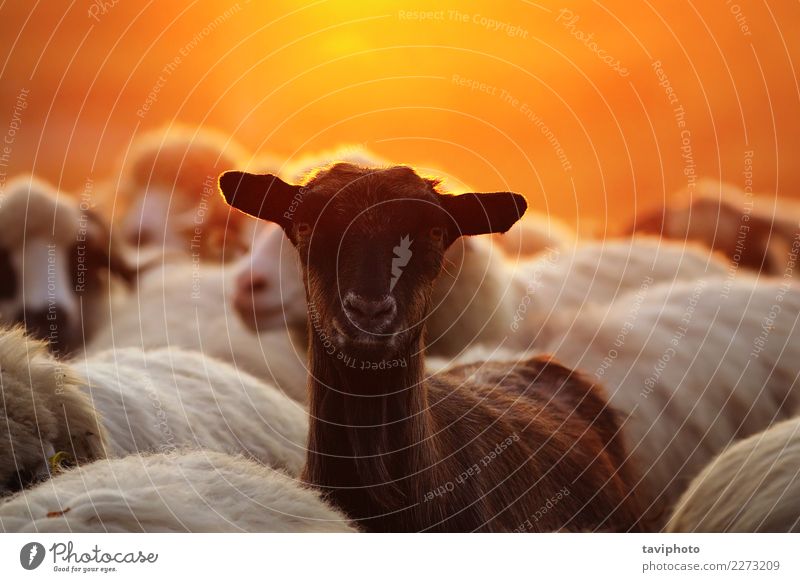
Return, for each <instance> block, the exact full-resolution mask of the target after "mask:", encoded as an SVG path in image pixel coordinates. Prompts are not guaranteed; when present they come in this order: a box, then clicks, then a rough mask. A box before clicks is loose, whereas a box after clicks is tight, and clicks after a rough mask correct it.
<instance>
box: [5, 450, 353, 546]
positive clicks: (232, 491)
mask: <svg viewBox="0 0 800 582" xmlns="http://www.w3.org/2000/svg"><path fill="white" fill-rule="evenodd" d="M0 531H4V532H64V533H67V532H69V533H96V532H115V533H116V532H148V533H159V532H277V533H287V532H354V531H355V529H354V528H353V527H352V526H351V525H350V524H349V523H348V522H347V519H346V518H345V516H343V515H342V514H341V513H339V512H338V511H336V510H335V509H333V508H332V507H330V506H329V505H328V504H326V503H325V502H324V501H323V500H322V499H321V498H320V496H319V494H318V493H317V492H315V491H314V490H312V489H309V488H307V487H305V486H303V485H301V484H300V483H298V482H297V481H296V480H294V479H291V478H289V477H287V476H286V475H284V474H282V473H280V472H279V471H276V470H274V469H270V468H267V467H264V466H263V465H260V464H258V463H255V462H253V461H248V460H246V459H243V458H235V457H230V456H227V455H223V454H220V453H214V452H210V451H195V452H179V453H172V454H157V455H150V456H137V455H133V456H129V457H125V458H123V459H113V460H101V461H96V462H94V463H91V464H89V465H85V466H83V467H81V468H79V469H74V470H70V471H67V472H65V473H63V474H60V475H57V476H56V477H54V478H53V479H51V480H50V481H47V482H45V483H41V484H39V485H37V486H36V487H33V488H31V489H28V490H25V491H22V492H20V493H19V494H17V495H15V496H13V497H10V498H7V499H6V500H4V501H2V502H0Z"/></svg>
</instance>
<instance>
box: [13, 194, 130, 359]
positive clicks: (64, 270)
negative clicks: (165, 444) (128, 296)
mask: <svg viewBox="0 0 800 582" xmlns="http://www.w3.org/2000/svg"><path fill="white" fill-rule="evenodd" d="M109 272H111V273H116V274H119V275H121V276H123V277H124V278H125V279H126V280H131V279H132V278H133V276H134V274H135V273H134V272H133V270H132V269H131V268H130V267H129V266H128V265H127V263H126V261H125V259H124V257H123V255H122V254H121V252H120V250H119V249H118V248H117V247H116V245H113V244H112V242H111V237H110V234H109V231H108V228H107V227H106V225H105V224H104V223H103V222H102V221H101V220H100V219H99V217H98V216H96V215H95V214H94V213H93V212H91V211H90V210H88V209H87V210H81V209H79V208H78V205H77V204H74V203H72V202H70V201H69V200H68V199H67V198H66V197H65V196H64V195H61V196H60V197H59V196H58V194H57V193H56V191H55V190H54V189H53V188H52V187H50V186H49V185H47V184H44V183H41V182H38V181H36V180H31V179H19V180H17V181H16V182H14V183H13V184H12V185H10V186H9V193H8V195H7V197H6V199H5V201H4V203H3V206H2V208H0V322H3V323H6V324H14V323H19V324H23V325H24V326H25V327H26V328H27V329H28V331H29V332H30V333H31V334H32V335H34V336H36V337H38V338H40V339H44V340H48V341H49V344H50V346H51V349H53V351H56V352H58V353H61V354H64V353H69V352H71V351H73V350H75V349H76V348H78V347H79V346H81V345H82V340H83V330H84V329H85V327H86V324H87V322H85V321H82V318H83V309H85V308H86V307H87V306H91V305H92V303H93V302H94V301H96V300H97V298H98V297H99V296H100V294H102V293H103V292H104V291H106V288H105V285H104V283H105V282H106V276H107V274H108V273H109Z"/></svg>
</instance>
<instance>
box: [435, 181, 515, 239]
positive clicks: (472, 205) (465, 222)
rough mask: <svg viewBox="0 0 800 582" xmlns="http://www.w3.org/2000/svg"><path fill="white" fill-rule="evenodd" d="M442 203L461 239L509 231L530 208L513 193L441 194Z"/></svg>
mask: <svg viewBox="0 0 800 582" xmlns="http://www.w3.org/2000/svg"><path fill="white" fill-rule="evenodd" d="M441 202H442V208H443V209H444V210H445V212H446V213H447V214H448V215H449V217H450V220H452V221H453V222H454V223H455V228H456V230H457V232H458V234H459V235H461V236H470V235H475V234H489V233H502V232H506V231H507V230H508V229H509V228H511V227H512V226H513V225H514V223H515V222H517V221H518V220H519V219H520V218H522V215H523V214H525V210H526V209H527V208H528V203H527V202H526V201H525V198H524V197H523V196H522V195H520V194H515V193H513V192H490V193H474V192H473V193H470V194H460V195H458V196H450V195H446V194H442V195H441Z"/></svg>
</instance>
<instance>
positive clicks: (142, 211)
mask: <svg viewBox="0 0 800 582" xmlns="http://www.w3.org/2000/svg"><path fill="white" fill-rule="evenodd" d="M244 157H245V156H244V153H243V151H242V149H241V147H240V146H238V145H237V144H235V143H231V142H230V141H229V139H228V138H227V137H225V136H223V135H222V134H218V133H216V132H213V131H210V130H196V129H181V128H179V129H175V130H170V131H166V132H164V131H155V132H153V133H148V134H145V135H144V136H142V137H140V138H139V139H137V141H136V143H134V144H133V146H132V152H131V154H130V156H129V157H128V158H127V159H126V160H125V162H124V165H123V167H122V168H121V170H120V185H121V196H120V198H121V199H122V202H123V204H128V205H129V206H128V207H127V209H126V211H125V215H124V219H123V222H122V232H123V236H124V237H125V240H126V241H127V242H128V243H129V244H130V245H131V246H133V247H137V248H156V249H166V250H170V251H179V252H185V253H187V254H190V255H192V256H196V255H199V256H200V257H201V258H203V259H212V260H222V259H227V258H229V257H231V256H238V255H239V254H241V253H242V251H243V250H244V249H245V248H246V244H245V239H246V236H247V235H251V234H252V232H251V231H250V229H249V228H248V227H249V226H250V223H251V222H252V221H249V220H247V219H246V217H243V216H241V215H234V216H231V215H230V214H229V212H227V210H228V209H227V208H226V207H225V206H224V205H221V204H220V202H219V199H218V198H217V196H216V177H217V176H218V175H219V173H220V172H221V171H222V170H223V169H224V168H229V167H231V165H234V164H237V163H239V161H240V160H242V159H244ZM223 243H224V246H223Z"/></svg>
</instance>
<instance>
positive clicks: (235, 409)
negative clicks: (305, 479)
mask: <svg viewBox="0 0 800 582" xmlns="http://www.w3.org/2000/svg"><path fill="white" fill-rule="evenodd" d="M72 368H73V369H74V370H75V371H76V375H77V376H78V377H79V378H81V379H83V380H84V384H83V385H82V386H81V389H82V390H83V391H84V392H85V393H86V394H87V395H88V396H89V397H90V400H91V402H92V405H93V406H94V408H95V409H96V410H97V413H98V414H99V416H100V417H101V419H102V424H103V426H104V427H105V429H106V432H107V433H108V453H109V455H112V456H125V455H127V454H130V453H135V452H141V451H168V450H173V449H176V448H178V449H180V448H187V447H191V448H205V449H211V450H216V451H220V452H227V453H237V454H245V455H248V456H250V457H253V458H255V459H257V460H259V461H261V462H262V463H266V464H269V465H272V466H274V467H280V468H283V469H286V470H287V471H288V472H289V473H291V474H293V475H297V474H299V473H300V470H301V469H302V467H303V463H304V462H305V450H306V438H307V432H308V418H307V416H308V413H307V412H306V410H305V409H304V408H303V406H302V405H301V404H299V403H298V402H296V401H294V400H292V399H290V398H287V397H286V396H285V395H283V394H281V393H280V392H278V391H277V390H276V389H275V388H273V387H272V386H269V385H267V384H265V383H263V382H261V381H259V380H257V379H255V378H253V377H252V376H250V375H249V374H246V373H244V372H241V371H237V370H236V369H234V368H233V367H232V366H230V365H228V364H226V363H224V362H220V361H217V360H215V359H212V358H209V357H206V356H203V355H202V354H200V353H198V352H189V351H185V350H181V349H178V348H162V349H157V350H152V351H148V352H143V351H141V350H140V349H138V348H125V349H118V350H115V351H107V352H103V353H100V354H97V355H95V356H92V357H90V358H87V359H85V360H82V361H77V362H74V363H73V364H72Z"/></svg>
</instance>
